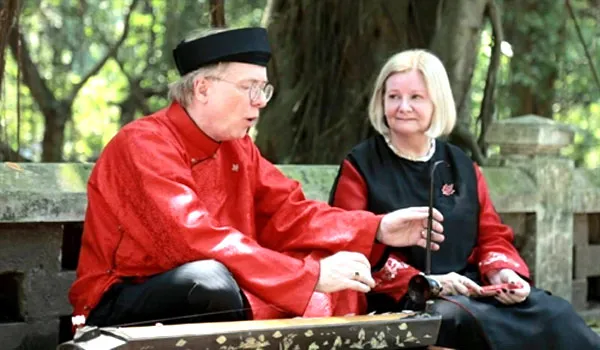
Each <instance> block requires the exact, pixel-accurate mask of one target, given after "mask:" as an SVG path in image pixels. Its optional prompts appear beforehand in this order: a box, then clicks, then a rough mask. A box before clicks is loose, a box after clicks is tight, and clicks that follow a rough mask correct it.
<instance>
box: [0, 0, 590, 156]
mask: <svg viewBox="0 0 600 350" xmlns="http://www.w3.org/2000/svg"><path fill="white" fill-rule="evenodd" d="M513 1H515V0H513ZM500 2H501V3H502V4H503V5H504V6H503V8H504V13H503V16H504V22H505V23H512V22H511V21H514V20H517V21H516V22H515V25H512V26H510V27H505V34H506V37H507V41H508V42H506V43H504V44H503V47H504V49H503V52H504V53H505V55H503V56H502V58H501V65H500V71H499V76H498V84H499V94H498V96H497V111H496V116H497V118H499V119H502V118H510V117H512V116H514V115H513V113H512V111H511V110H512V107H511V106H512V105H513V102H512V97H514V96H513V95H514V92H513V91H511V90H510V88H509V87H510V86H511V84H513V83H515V82H518V83H520V84H523V85H525V86H533V87H535V86H537V85H538V84H540V79H542V77H544V76H545V75H546V74H547V73H548V71H549V70H553V69H554V70H557V72H558V73H557V74H558V76H557V79H556V81H555V85H554V104H553V112H554V115H553V117H554V118H555V119H556V120H559V121H562V122H566V123H569V124H571V125H574V126H575V127H576V128H577V130H578V135H577V137H576V144H575V145H574V146H573V147H571V148H570V149H568V150H567V152H566V154H568V155H569V156H572V157H573V158H574V159H576V161H577V162H578V164H579V165H583V166H587V167H598V166H600V146H599V145H600V132H599V131H598V130H600V90H599V88H598V87H597V86H596V85H595V82H594V80H593V77H592V74H591V71H590V67H589V62H588V61H587V59H586V57H585V55H584V52H583V49H582V45H581V42H579V40H578V38H577V35H576V32H575V29H574V26H573V23H572V21H571V20H570V19H567V20H566V22H567V24H566V29H565V31H564V33H562V34H561V33H560V32H559V31H558V30H556V26H557V25H558V24H559V23H560V19H561V18H563V19H564V18H568V17H567V12H566V10H565V9H562V10H560V11H556V7H557V6H560V4H562V2H559V3H560V4H558V5H557V2H555V1H554V0H545V1H538V2H536V11H527V12H526V13H515V12H514V11H517V10H516V9H521V8H522V7H519V6H516V5H515V6H512V5H513V2H512V1H511V0H503V1H500ZM130 3H131V0H98V1H79V0H39V1H36V0H27V1H25V7H24V8H23V12H22V15H21V17H20V25H21V28H22V32H23V33H25V40H26V43H27V45H28V47H29V49H30V51H31V55H32V59H33V61H34V63H35V65H36V67H37V69H38V70H39V72H40V74H41V76H42V77H43V78H44V80H45V83H46V84H47V85H48V87H49V88H50V90H51V91H52V93H53V94H54V95H55V96H56V97H57V98H58V99H66V98H68V97H69V94H71V93H72V91H73V86H74V84H77V83H78V82H80V81H81V80H82V79H83V76H84V74H86V72H88V71H89V70H90V69H91V67H93V66H94V64H95V63H96V62H97V61H98V59H99V58H100V57H102V56H103V55H104V54H105V52H106V50H107V48H108V46H109V45H111V44H112V43H114V42H115V41H116V40H117V39H118V38H119V37H120V34H121V33H122V31H123V28H124V22H123V20H124V13H125V12H126V10H127V8H128V7H129V4H130ZM518 3H519V0H516V3H515V4H517V5H518ZM572 3H573V6H574V7H575V11H576V15H577V17H578V19H579V22H580V25H581V27H582V31H583V36H584V40H585V42H586V45H588V47H589V48H590V49H591V51H592V54H593V61H594V63H595V64H596V70H600V63H599V62H600V32H599V31H598V26H597V18H600V9H599V8H598V7H593V6H592V5H590V2H587V1H572ZM265 5H266V0H225V7H226V8H225V13H226V23H227V24H228V26H230V27H238V26H257V25H260V21H261V18H262V15H263V10H264V6H265ZM508 5H511V6H508ZM557 16H562V17H561V18H559V17H557ZM209 20H210V18H209V14H208V0H194V1H164V0H139V3H138V6H137V7H136V9H135V11H134V13H133V14H132V16H131V19H130V32H129V35H128V37H127V38H126V40H125V42H124V43H123V45H122V46H121V47H120V48H119V50H118V52H117V54H116V56H115V57H113V58H112V59H109V60H108V61H107V63H106V64H105V65H104V66H103V67H102V69H101V70H100V71H99V72H98V73H97V74H96V75H95V76H93V77H92V78H91V79H89V80H88V81H87V82H86V84H85V85H84V86H83V88H82V89H81V90H80V91H79V93H78V94H77V96H76V98H75V100H74V104H73V116H72V119H71V120H70V121H69V122H68V125H67V129H66V134H65V136H66V137H65V145H64V150H65V159H66V160H71V161H86V160H90V159H93V158H94V157H96V156H97V155H98V154H99V153H100V151H101V149H102V147H103V146H104V145H105V144H106V143H107V142H108V141H109V140H110V138H112V136H113V135H114V134H115V133H116V132H117V130H118V129H119V127H120V121H121V118H122V115H123V110H124V109H123V108H124V105H125V103H126V102H127V101H128V99H130V97H131V94H132V93H133V92H134V91H135V89H136V88H140V89H145V90H146V91H148V90H156V91H155V92H156V93H154V94H150V95H149V96H147V97H146V98H145V99H144V101H143V103H144V105H143V106H142V105H136V108H135V111H134V116H135V117H140V116H142V115H144V113H143V111H142V109H145V110H147V111H155V110H158V109H160V108H162V107H164V106H165V105H166V104H167V103H168V101H167V98H166V86H167V85H168V83H169V82H171V81H174V80H175V79H177V78H178V75H177V72H176V70H175V69H174V65H173V62H172V55H171V50H172V49H173V48H174V47H175V46H176V45H177V43H178V42H179V40H181V38H183V36H184V35H185V34H186V33H187V32H189V31H190V30H193V29H197V28H207V27H208V26H209ZM540 32H541V33H543V35H540V34H539V33H540ZM509 37H510V38H528V40H530V41H536V40H537V41H539V42H543V43H544V45H542V46H541V47H540V46H536V50H530V51H525V52H524V53H521V55H522V56H519V58H522V60H520V62H522V63H520V65H519V66H518V67H517V68H515V67H513V66H511V62H512V61H513V60H512V58H511V55H510V44H514V43H515V42H516V41H514V42H513V41H511V40H509V39H508V38H509ZM481 40H482V41H481V47H480V51H479V56H478V63H477V65H476V67H475V72H474V79H473V85H472V91H471V98H472V101H471V110H472V115H473V122H472V123H471V128H472V130H473V131H474V132H475V134H478V133H479V126H478V124H477V120H476V117H477V116H478V115H479V108H480V102H481V99H482V98H483V89H484V83H485V78H486V74H487V67H488V64H489V60H490V53H491V49H490V45H491V41H492V38H491V28H490V26H489V25H487V26H486V28H485V29H484V31H483V33H482V37H481ZM515 40H516V39H515ZM560 45H562V46H564V49H563V50H562V54H560V55H558V56H557V55H556V53H555V51H554V50H553V49H554V48H556V47H557V46H560ZM538 48H539V49H538ZM514 49H516V47H515V48H514ZM6 57H7V66H6V73H5V84H4V87H3V89H2V91H1V95H0V141H1V142H6V143H8V144H9V145H10V146H11V147H12V148H13V149H16V148H17V145H20V150H21V153H22V154H23V155H24V156H26V157H27V158H30V159H32V160H39V159H40V154H41V141H42V137H43V132H44V122H43V118H42V116H41V114H40V111H39V108H38V105H37V104H36V102H35V100H34V99H33V98H32V97H31V93H30V91H29V90H28V89H27V88H26V86H25V85H24V84H21V86H20V95H19V97H20V101H19V103H20V131H19V134H20V136H19V140H20V142H17V115H18V113H17V79H16V77H17V72H18V71H17V67H16V64H15V60H14V59H13V57H12V55H11V54H7V55H6Z"/></svg>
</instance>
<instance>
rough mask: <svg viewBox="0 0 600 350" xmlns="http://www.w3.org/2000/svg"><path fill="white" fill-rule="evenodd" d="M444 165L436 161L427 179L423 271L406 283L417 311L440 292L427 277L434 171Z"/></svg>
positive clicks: (429, 267)
mask: <svg viewBox="0 0 600 350" xmlns="http://www.w3.org/2000/svg"><path fill="white" fill-rule="evenodd" d="M442 163H443V164H446V166H448V167H449V166H450V165H449V164H448V163H446V162H445V161H443V160H438V161H437V162H435V163H433V166H432V167H431V172H430V178H429V215H428V217H427V236H426V239H425V242H426V243H425V271H424V273H423V274H418V275H416V276H414V277H413V278H411V279H410V281H409V282H408V297H409V298H410V300H411V301H412V302H413V303H414V304H415V308H416V309H417V310H425V309H426V306H427V301H428V300H431V299H433V298H436V297H438V296H439V295H440V292H441V291H442V286H441V285H440V284H439V282H438V281H436V280H435V279H433V278H431V277H428V276H430V275H431V233H432V231H433V204H434V203H433V202H434V201H433V199H434V183H435V177H434V175H435V170H436V169H437V166H438V165H440V164H442Z"/></svg>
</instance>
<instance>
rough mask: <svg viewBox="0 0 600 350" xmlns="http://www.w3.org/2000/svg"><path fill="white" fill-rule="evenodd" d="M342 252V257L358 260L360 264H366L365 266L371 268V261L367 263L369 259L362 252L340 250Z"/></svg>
mask: <svg viewBox="0 0 600 350" xmlns="http://www.w3.org/2000/svg"><path fill="white" fill-rule="evenodd" d="M342 253H344V259H347V260H351V261H355V262H358V263H360V264H362V265H365V266H367V268H369V269H370V268H371V263H369V259H367V257H366V256H365V255H364V254H361V253H357V252H342Z"/></svg>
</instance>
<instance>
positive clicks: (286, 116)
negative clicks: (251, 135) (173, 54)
mask: <svg viewBox="0 0 600 350" xmlns="http://www.w3.org/2000/svg"><path fill="white" fill-rule="evenodd" d="M486 3H487V1H486V0H473V1H471V0H459V1H444V0H420V1H411V0H396V1H386V0H373V1H369V0H356V1H353V2H352V6H341V5H340V2H338V1H333V0H324V1H318V2H314V1H308V0H287V1H284V0H269V1H268V3H267V7H266V11H268V13H266V14H265V19H266V21H263V24H264V25H268V29H269V35H270V40H271V43H272V48H273V60H272V61H271V63H270V66H269V74H270V80H272V81H273V82H274V84H275V87H276V95H275V96H274V98H273V100H272V101H271V102H270V104H269V105H268V107H267V108H266V109H265V110H264V112H263V114H262V117H261V121H260V123H259V125H258V127H257V130H258V135H257V138H256V143H257V145H258V146H259V147H260V149H261V152H262V153H263V155H264V156H265V157H267V158H268V159H269V160H271V161H273V162H277V163H316V164H322V163H339V162H340V161H341V160H342V159H343V157H344V156H345V155H346V154H347V152H348V151H349V150H350V148H351V147H352V146H353V145H355V144H356V143H358V142H359V141H361V140H363V139H364V138H366V137H367V136H369V135H370V134H372V133H373V131H372V128H371V127H370V123H369V121H368V118H367V106H368V103H369V99H370V95H371V92H372V90H373V83H374V80H375V78H376V76H377V74H378V72H379V70H380V68H381V66H382V64H383V63H384V62H385V61H386V60H387V59H388V58H389V57H390V56H391V55H392V54H394V53H397V52H399V51H402V50H405V49H408V48H428V49H431V50H432V51H433V52H435V53H436V54H437V55H439V56H440V58H441V59H442V61H443V62H444V63H445V65H446V67H447V68H448V71H449V75H450V81H451V84H452V86H453V88H454V92H455V96H456V99H457V106H458V108H459V113H460V115H461V118H460V120H461V123H463V124H466V125H467V127H464V128H462V129H460V130H459V131H460V133H459V135H460V136H461V138H460V139H461V140H462V139H464V140H467V141H471V143H470V144H469V143H467V144H468V145H469V147H468V148H471V147H474V150H475V151H474V152H472V153H473V155H474V156H475V158H476V160H477V159H478V158H477V157H479V158H481V152H479V153H478V146H477V140H476V137H474V136H473V135H472V134H471V133H470V131H469V128H468V125H469V123H470V114H469V113H468V111H469V107H470V106H469V105H468V103H467V101H468V100H469V97H470V96H469V93H468V91H469V89H470V86H471V78H472V76H473V69H474V65H475V61H476V57H477V49H478V43H479V34H480V32H481V27H482V23H483V14H484V10H485V5H486ZM344 4H346V3H344Z"/></svg>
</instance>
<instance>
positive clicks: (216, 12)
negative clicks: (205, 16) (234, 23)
mask: <svg viewBox="0 0 600 350" xmlns="http://www.w3.org/2000/svg"><path fill="white" fill-rule="evenodd" d="M224 1H225V0H210V1H209V12H210V27H211V28H224V27H225V4H224V3H223V2H224Z"/></svg>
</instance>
